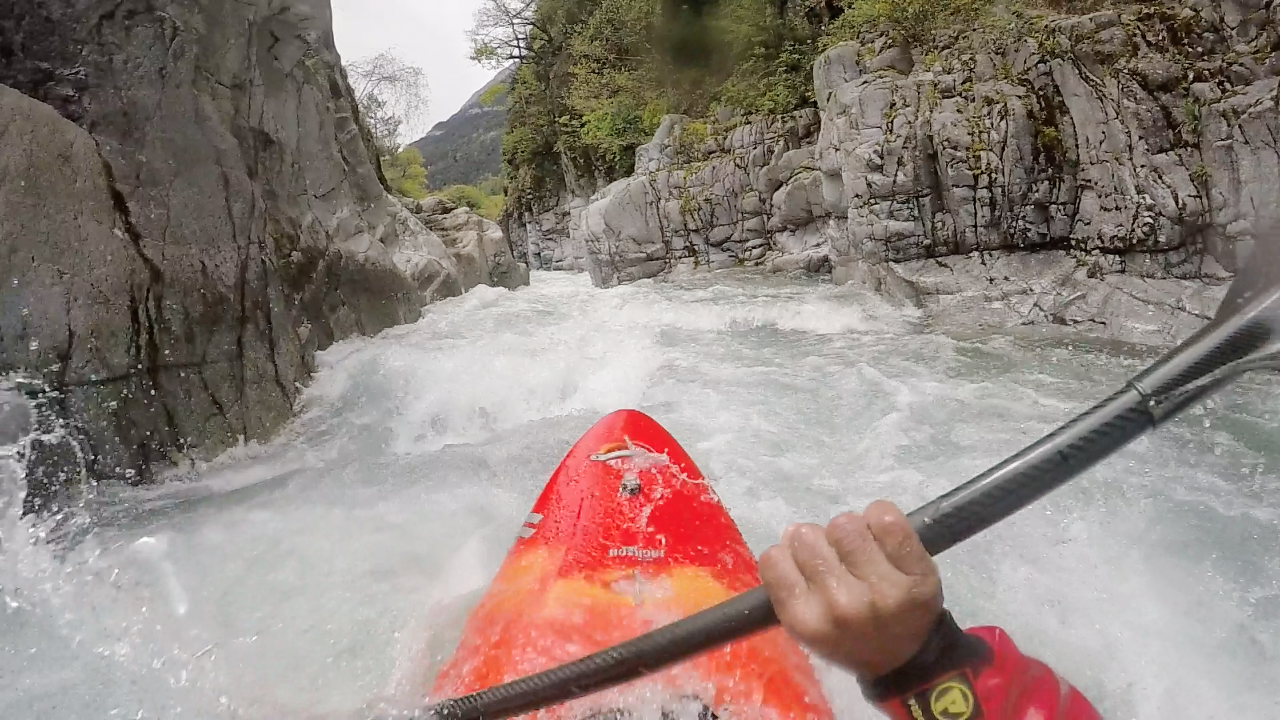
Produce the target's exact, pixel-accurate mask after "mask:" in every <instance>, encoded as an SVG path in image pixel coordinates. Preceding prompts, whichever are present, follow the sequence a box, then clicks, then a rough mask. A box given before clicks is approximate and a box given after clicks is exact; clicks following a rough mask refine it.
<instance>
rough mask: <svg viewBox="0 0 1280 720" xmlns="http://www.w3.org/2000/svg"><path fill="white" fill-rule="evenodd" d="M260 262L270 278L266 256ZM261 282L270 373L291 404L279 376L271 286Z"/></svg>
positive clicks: (286, 388) (289, 396)
mask: <svg viewBox="0 0 1280 720" xmlns="http://www.w3.org/2000/svg"><path fill="white" fill-rule="evenodd" d="M261 262H262V270H263V275H264V277H267V278H270V277H271V272H270V269H271V268H270V264H269V263H268V261H267V259H266V258H262V260H261ZM263 284H264V287H263V295H265V298H264V299H265V300H266V310H265V312H264V313H263V317H264V318H266V321H267V351H268V352H270V353H271V369H272V371H273V373H272V374H273V375H274V376H275V381H276V387H277V388H278V389H279V390H280V397H281V398H282V399H284V401H285V402H286V403H288V404H290V405H292V404H293V395H292V394H291V393H290V392H289V388H288V387H287V386H286V385H285V383H284V378H282V377H281V376H280V353H279V349H278V348H277V344H276V324H275V317H274V316H275V313H274V309H275V308H274V307H273V305H274V303H273V302H272V299H271V288H270V285H269V283H263Z"/></svg>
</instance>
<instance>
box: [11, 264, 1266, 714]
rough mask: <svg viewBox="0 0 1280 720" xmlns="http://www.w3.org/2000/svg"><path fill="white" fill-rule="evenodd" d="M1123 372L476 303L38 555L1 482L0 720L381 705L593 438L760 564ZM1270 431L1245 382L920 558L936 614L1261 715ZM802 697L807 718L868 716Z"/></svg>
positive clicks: (759, 293)
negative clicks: (637, 441)
mask: <svg viewBox="0 0 1280 720" xmlns="http://www.w3.org/2000/svg"><path fill="white" fill-rule="evenodd" d="M1153 358H1154V355H1153V354H1152V353H1151V352H1150V351H1143V350H1140V349H1134V348H1127V347H1124V346H1118V345H1102V344H1093V343H1080V342H1068V341H1066V340H1063V339H1061V338H1058V339H1049V338H1043V339H1038V338H1036V337H1033V336H1012V335H989V336H986V337H976V338H975V337H961V336H956V335H954V334H952V335H947V334H943V333H939V332H936V331H932V330H930V329H929V328H927V327H925V326H923V325H922V324H921V322H920V320H919V318H918V317H916V316H914V315H913V314H911V313H909V312H904V311H902V310H900V309H895V308H892V307H890V306H888V305H887V304H885V303H884V302H882V301H880V300H878V299H876V298H874V297H870V296H868V295H866V294H863V293H861V292H859V291H857V290H854V289H850V288H836V287H833V286H831V285H830V284H828V283H824V282H818V281H813V280H797V279H784V278H778V277H766V276H749V275H743V274H739V273H732V272H730V273H719V274H716V275H712V276H709V275H702V276H699V277H693V278H688V279H683V280H679V281H676V282H672V283H653V282H643V283H639V284H637V285H632V286H628V287H623V288H617V289H613V290H608V291H604V290H597V289H594V288H592V287H591V286H590V284H589V282H588V281H587V279H586V278H585V276H581V275H568V274H546V273H535V275H534V283H533V285H532V286H531V287H528V288H524V289H521V290H519V291H516V292H508V291H503V290H492V289H489V288H480V289H478V290H476V291H473V292H471V293H469V294H467V295H465V296H463V297H460V298H455V299H451V300H448V301H445V302H441V303H438V304H436V305H433V306H430V307H428V308H427V309H426V310H425V313H424V317H423V318H422V320H421V321H420V322H418V323H416V324H413V325H409V326H403V327H399V328H395V329H392V330H390V331H387V332H384V333H383V334H381V335H380V336H378V337H376V338H372V339H357V340H350V341H346V342H343V343H340V344H338V345H335V346H334V347H332V348H330V349H328V350H326V351H325V352H323V353H322V354H321V355H320V358H319V363H320V367H321V369H320V371H319V373H318V374H317V376H316V377H315V379H314V381H313V382H312V384H311V385H310V386H309V387H308V388H307V389H306V391H305V393H304V396H303V399H302V403H301V405H302V407H301V412H300V414H299V416H298V418H297V420H296V421H295V422H294V423H293V424H292V425H291V426H290V427H289V428H288V429H287V430H286V431H285V432H284V433H283V434H282V435H281V437H279V438H278V439H277V440H275V441H274V442H272V443H269V444H264V445H256V444H255V445H249V446H246V447H242V448H239V449H237V450H235V451H233V452H230V453H227V454H226V455H225V456H223V457H222V458H220V459H219V460H217V461H215V462H213V463H209V464H208V465H205V466H201V467H199V468H197V469H195V470H194V471H192V472H189V473H187V474H185V475H183V476H182V477H181V478H179V479H176V480H175V481H173V482H170V483H168V484H166V485H164V486H161V487H158V488H149V489H134V490H112V491H109V492H107V491H103V493H102V494H101V495H102V496H101V497H100V498H98V499H97V500H96V501H94V502H92V503H90V504H88V505H87V506H86V507H85V508H84V509H83V510H82V511H81V512H80V514H79V515H78V517H79V518H80V520H79V522H81V523H82V527H83V528H85V529H84V530H82V531H80V532H78V533H75V534H73V535H72V536H71V537H72V538H73V540H71V541H59V542H45V541H41V539H40V538H41V537H42V536H44V535H47V534H48V531H49V529H50V528H49V527H47V526H44V525H40V524H37V523H33V522H32V521H30V520H22V519H20V518H19V517H18V507H19V506H20V495H19V492H18V489H17V487H18V483H17V480H16V476H15V473H16V467H15V464H14V460H13V453H12V449H11V448H10V449H8V450H0V601H3V612H0V717H3V718H13V719H15V720H19V719H28V718H29V719H32V720H44V719H45V718H48V719H49V720H55V719H56V720H90V719H92V720H107V719H110V718H128V719H135V720H142V719H144V718H170V717H172V718H216V717H237V718H246V719H250V720H252V719H256V718H263V719H264V720H265V718H294V717H296V718H309V717H314V716H322V717H328V716H332V714H335V713H336V714H342V713H344V712H345V713H348V714H347V715H346V716H348V717H351V715H350V714H349V713H350V711H351V710H352V709H353V708H359V707H361V706H367V705H369V704H371V703H377V702H379V699H380V698H385V697H387V696H390V695H394V694H395V693H396V692H397V690H403V689H405V688H410V689H411V688H412V687H413V685H414V680H413V677H412V676H411V674H412V671H409V670H406V668H410V667H412V663H410V662H408V661H407V658H410V657H411V656H414V655H415V654H422V653H426V654H430V653H431V652H436V651H438V648H439V647H447V640H445V639H443V638H447V637H448V633H447V632H445V630H444V629H443V628H445V627H447V626H449V625H451V624H456V623H457V622H458V620H459V618H460V617H461V616H460V614H459V613H461V612H463V611H465V607H466V603H467V602H468V601H469V600H468V598H474V592H475V591H476V590H477V589H478V588H481V587H483V585H484V583H485V582H486V580H487V577H488V576H489V575H490V574H492V573H493V572H494V571H495V570H496V567H497V564H498V563H499V562H500V561H501V558H502V556H503V554H504V552H505V551H506V549H507V547H508V545H509V543H510V542H511V540H512V539H513V537H514V532H515V529H517V528H518V527H519V526H520V523H521V521H522V519H523V516H524V514H525V512H526V511H527V509H528V507H529V505H530V504H531V503H532V502H533V500H534V499H535V497H536V495H537V493H538V491H539V490H540V489H541V486H542V484H543V482H545V480H546V478H547V477H548V476H549V475H550V473H551V471H552V470H553V469H554V467H555V465H556V464H557V462H558V461H559V460H560V458H561V456H562V455H563V453H564V452H565V451H566V450H567V449H568V448H569V446H570V445H571V444H572V443H573V442H574V440H576V439H577V437H578V436H579V435H581V434H582V433H583V432H584V431H585V430H586V429H587V428H588V427H590V426H591V425H592V424H593V423H594V422H595V420H597V419H598V418H599V417H601V416H602V415H604V414H606V413H608V412H610V411H612V410H615V409H618V408H622V407H634V408H637V409H640V410H644V411H646V412H648V413H649V414H651V415H653V416H654V417H655V418H656V419H658V421H659V422H661V423H663V424H664V425H665V426H666V427H667V428H668V429H669V430H670V431H671V432H672V434H674V435H675V437H676V438H678V439H679V440H680V441H681V443H682V444H683V445H684V446H685V447H686V449H687V450H688V451H689V452H690V454H691V455H692V456H693V458H694V460H695V461H696V462H697V463H698V464H699V466H700V467H701V469H702V470H703V471H704V473H706V474H707V475H708V476H709V477H710V478H712V479H713V481H714V482H715V484H716V488H717V490H718V491H719V494H720V496H721V497H722V499H723V500H724V501H725V503H726V505H727V506H728V507H729V509H730V511H731V512H732V513H733V515H734V517H735V518H736V519H737V520H738V522H739V524H740V526H741V528H742V530H743V533H744V534H745V536H746V537H747V539H748V541H749V542H750V543H751V545H752V547H753V549H755V550H756V551H762V550H763V549H764V548H765V547H767V546H768V545H769V544H770V543H771V542H773V541H774V540H775V539H776V538H777V537H778V536H779V534H780V533H781V531H782V529H783V528H784V527H785V526H786V525H787V524H788V523H792V522H796V521H817V522H825V521H826V520H827V519H829V518H830V517H831V516H832V515H834V514H836V513H838V512H840V511H842V510H846V509H856V508H860V507H862V506H864V505H865V504H866V503H868V502H870V501H871V500H873V499H876V498H880V497H884V498H888V499H891V500H894V501H896V502H898V503H899V504H900V505H902V506H904V508H906V509H910V508H912V507H915V506H917V505H919V504H921V503H923V502H925V501H927V500H928V499H930V498H931V497H933V496H935V495H937V494H939V493H941V492H943V491H945V490H946V489H948V488H949V487H951V486H953V485H955V484H958V483H960V482H962V481H964V480H966V479H968V478H969V477H971V476H972V475H974V474H976V473H977V472H980V471H981V470H983V469H985V468H986V467H988V466H989V465H991V464H993V463H995V462H997V461H999V460H1000V459H1001V458H1003V457H1004V456H1005V455H1007V454H1009V453H1011V452H1013V451H1016V450H1017V449H1019V448H1020V447H1022V446H1024V445H1025V444H1026V443H1028V442H1030V441H1032V440H1034V439H1035V438H1037V437H1039V436H1040V435H1041V434H1043V433H1044V432H1046V431H1048V430H1050V429H1051V428H1052V427H1054V426H1056V425H1057V424H1059V423H1061V422H1063V421H1065V420H1066V419H1068V418H1069V417H1070V416H1072V415H1073V414H1074V413H1076V412H1078V411H1080V410H1082V409H1084V408H1085V407H1087V406H1088V405H1090V404H1091V403H1092V402H1094V401H1096V400H1098V399H1101V398H1102V397H1104V396H1106V395H1107V394H1109V393H1110V392H1111V391H1112V390H1113V389H1115V388H1116V387H1117V386H1118V385H1120V384H1121V383H1123V382H1124V380H1125V379H1126V378H1127V377H1128V376H1130V375H1132V374H1134V373H1136V372H1137V371H1139V370H1140V369H1141V368H1142V367H1143V366H1144V365H1145V364H1146V363H1148V362H1150V360H1152V359H1153ZM1278 401H1280V385H1277V384H1276V383H1274V382H1271V381H1269V380H1268V379H1266V378H1262V379H1250V380H1247V381H1246V382H1244V383H1241V384H1240V385H1238V386H1237V387H1235V388H1233V389H1231V390H1229V391H1227V392H1225V393H1223V394H1222V395H1220V396H1219V397H1218V398H1217V399H1216V400H1215V401H1214V402H1212V403H1210V404H1209V406H1208V407H1201V408H1196V409H1194V410H1193V411H1192V412H1191V413H1189V414H1188V415H1187V416H1185V417H1183V418H1181V419H1179V420H1178V421H1177V422H1175V423H1174V424H1173V425H1171V426H1170V427H1168V428H1165V429H1162V430H1161V431H1159V432H1158V433H1155V434H1152V435H1150V436H1148V437H1146V438H1143V439H1141V440H1139V441H1137V442H1135V443H1134V444H1133V445H1131V446H1130V447H1128V448H1127V449H1125V450H1124V451H1122V452H1121V453H1119V454H1118V455H1116V456H1115V457H1113V458H1111V459H1110V460H1108V461H1107V462H1106V463H1105V464H1103V465H1101V466H1099V467H1098V468H1097V469H1095V470H1094V471H1092V472H1090V473H1089V474H1087V475H1086V476H1084V477H1082V478H1080V479H1079V480H1078V481H1076V482H1075V483H1073V484H1072V485H1070V486H1068V487H1066V488H1065V489H1063V490H1061V491H1059V492H1058V493H1056V494H1054V495H1051V496H1050V497H1049V498H1047V499H1046V500H1043V501H1041V502H1040V503H1038V504H1036V505H1034V506H1033V507H1032V508H1029V509H1028V510H1026V511H1024V512H1022V513H1021V514H1019V515H1017V516H1015V517H1014V518H1012V519H1011V520H1009V521H1007V522H1005V523H1003V524H1001V525H999V526H998V527H996V528H994V529H992V530H990V531H989V532H987V533H984V534H983V535H980V536H979V537H977V538H975V539H973V540H971V541H969V542H968V543H966V544H964V545H962V546H960V547H958V548H955V549H953V550H951V551H949V552H948V553H946V554H944V555H943V556H941V557H940V558H939V564H940V566H941V568H942V572H943V574H944V583H945V587H946V592H947V601H948V605H949V606H950V607H951V608H952V609H953V610H954V612H955V613H956V615H957V617H958V619H959V620H960V621H961V623H962V624H965V625H975V624H985V623H992V624H999V625H1002V626H1003V627H1005V628H1006V629H1007V630H1008V631H1009V632H1010V633H1011V634H1012V636H1013V637H1014V638H1015V640H1016V641H1017V642H1018V643H1019V644H1020V645H1021V646H1022V647H1023V649H1024V650H1026V651H1027V652H1029V653H1031V654H1033V655H1036V656H1039V657H1042V658H1043V659H1045V660H1046V661H1048V662H1050V663H1051V664H1053V665H1054V666H1055V667H1056V668H1057V669H1058V670H1060V671H1061V672H1062V673H1063V674H1065V675H1066V676H1067V677H1068V678H1070V679H1071V680H1072V681H1073V682H1074V683H1076V684H1077V685H1078V686H1079V687H1080V688H1081V689H1082V690H1084V692H1085V693H1086V694H1087V695H1088V696H1089V697H1090V698H1091V699H1093V700H1094V701H1095V702H1096V703H1097V704H1098V706H1099V707H1100V708H1101V710H1102V711H1103V713H1104V715H1106V716H1107V717H1108V718H1142V719H1147V718H1150V719H1153V720H1154V719H1155V718H1162V719H1163V718H1192V717H1195V718H1245V717H1250V718H1252V717H1258V718H1261V717H1270V716H1272V715H1274V714H1275V713H1276V711H1280V481H1277V473H1278V472H1280V415H1278V413H1280V404H1278ZM428 641H430V642H428ZM820 669H821V673H822V677H823V679H824V682H825V684H826V687H827V689H828V693H829V696H830V698H831V700H832V703H833V705H834V707H835V708H836V710H837V715H838V717H840V718H872V717H877V716H876V715H875V714H873V713H872V712H871V711H870V710H869V709H868V708H867V706H866V704H865V703H864V702H863V701H862V700H861V698H860V697H859V695H858V691H857V687H856V685H855V684H854V683H853V682H852V681H851V680H850V679H849V678H847V677H845V676H843V675H841V674H840V673H837V672H834V671H832V670H831V669H830V668H825V667H823V668H820ZM326 713H328V714H330V715H326ZM356 716H357V717H358V714H357V715H356Z"/></svg>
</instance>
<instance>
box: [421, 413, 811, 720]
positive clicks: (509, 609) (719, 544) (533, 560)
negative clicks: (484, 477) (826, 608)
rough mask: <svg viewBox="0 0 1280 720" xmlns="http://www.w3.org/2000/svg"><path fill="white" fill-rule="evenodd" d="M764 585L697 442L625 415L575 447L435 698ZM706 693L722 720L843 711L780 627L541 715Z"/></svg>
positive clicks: (553, 661)
mask: <svg viewBox="0 0 1280 720" xmlns="http://www.w3.org/2000/svg"><path fill="white" fill-rule="evenodd" d="M759 584H760V579H759V574H758V570H757V565H756V560H755V557H754V556H753V555H752V553H751V551H750V549H749V548H748V547H747V544H746V541H745V540H743V538H742V534H741V532H740V531H739V530H738V527H737V525H736V524H735V523H734V522H733V520H732V518H730V517H729V514H728V512H727V511H726V510H725V508H724V506H723V505H721V503H720V500H719V498H718V497H717V496H716V494H715V492H714V491H713V490H712V489H711V486H710V485H709V484H708V483H707V481H706V480H705V478H704V477H703V476H702V474H701V472H699V470H698V468H697V467H696V466H695V465H694V463H693V461H692V460H691V459H690V458H689V456H688V454H687V453H686V452H685V451H684V449H683V448H681V447H680V445H679V444H678V443H677V442H676V441H675V439H674V438H672V437H671V436H670V435H669V434H668V433H667V432H666V430H664V429H663V428H662V426H660V425H659V424H658V423H657V422H656V421H654V420H653V419H652V418H650V417H648V416H647V415H645V414H643V413H640V412H637V411H633V410H622V411H619V412H615V413H613V414H611V415H609V416H607V417H605V418H604V419H602V420H601V421H600V422H599V423H597V424H596V425H595V426H594V427H592V428H591V430H589V431H588V432H587V433H586V434H585V435H584V436H583V437H582V439H581V440H579V441H578V443H577V444H576V445H574V447H573V448H572V449H571V450H570V451H569V453H568V455H566V456H565V458H564V460H563V461H562V462H561V463H560V466H559V467H558V468H557V469H556V471H555V473H554V474H553V475H552V477H551V479H550V481H548V483H547V485H546V487H545V489H544V490H543V491H542V494H541V496H540V497H539V498H538V500H537V502H536V503H535V504H534V506H533V509H532V511H531V512H530V513H529V515H528V517H527V518H526V522H525V524H524V526H523V527H522V528H521V530H520V531H519V534H518V537H517V538H516V540H515V544H514V546H513V547H512V548H511V550H510V552H509V553H508V555H507V557H506V559H505V560H504V562H503V564H502V566H501V568H500V569H499V570H498V573H497V575H496V576H495V578H494V580H493V582H492V583H491V585H490V587H489V589H488V591H487V592H486V593H485V595H484V596H483V597H482V599H481V600H480V602H479V604H478V605H477V606H476V607H475V608H474V609H473V610H472V612H471V614H470V615H469V616H468V618H467V621H466V626H465V628H464V630H463V635H462V640H461V642H460V643H459V645H458V647H457V649H456V650H455V652H454V654H453V656H452V657H451V658H449V660H448V661H447V662H446V663H445V665H444V666H443V668H442V669H441V671H440V674H439V675H438V676H437V678H436V681H435V684H434V687H433V688H432V692H431V696H432V697H433V698H436V699H444V698H449V697H458V696H461V695H466V694H468V693H472V692H475V691H478V690H483V689H485V688H488V687H492V686H494V685H498V684H500V683H504V682H507V681H510V680H514V679H517V678H520V677H523V676H525V675H529V674H531V673H536V672H540V671H542V670H547V669H550V668H552V667H555V666H557V665H561V664H563V663H566V662H570V661H573V660H577V659H578V658H581V657H583V656H584V655H588V654H591V653H593V652H596V651H599V650H603V649H605V648H607V647H610V646H612V645H616V644H618V643H621V642H625V641H627V640H630V639H632V638H634V637H636V636H637V635H640V634H643V633H645V632H647V631H649V630H652V629H654V628H656V627H659V626H661V625H665V624H668V623H670V622H673V621H675V620H678V619H680V618H683V617H687V616H688V615H691V614H693V613H696V612H698V611H699V610H703V609H705V608H707V607H710V606H712V605H715V604H716V603H719V602H721V601H723V600H726V599H728V598H730V597H732V596H733V595H736V594H738V593H741V592H743V591H745V590H749V589H751V588H753V587H755V586H757V585H759ZM681 698H683V699H684V702H688V701H689V699H693V698H696V699H697V701H699V702H701V703H703V704H705V705H706V706H708V707H710V708H711V710H713V711H714V712H715V713H716V714H717V715H718V716H719V717H721V718H748V717H750V718H812V719H814V720H825V719H827V718H831V717H832V713H831V710H830V708H829V706H828V704H827V701H826V699H825V697H824V695H823V692H822V687H821V685H820V684H819V682H818V679H817V677H816V676H815V674H814V671H813V667H812V665H811V664H810V661H809V658H808V656H807V655H806V654H805V652H804V651H803V650H802V649H801V648H800V647H799V646H798V645H797V644H796V643H795V642H794V641H793V640H792V639H791V638H790V637H789V636H788V635H786V634H785V633H784V632H783V631H782V630H781V629H779V628H774V629H771V630H768V631H765V632H762V633H759V634H757V635H754V636H752V637H750V638H747V639H744V640H740V641H738V642H735V643H732V644H730V645H728V646H725V647H723V648H720V649H718V650H714V651H711V652H708V653H705V654H703V655H701V656H698V657H696V658H693V659H690V660H688V661H686V662H684V663H681V664H679V665H676V666H673V667H671V668H668V669H666V670H663V671H660V672H658V673H654V674H653V675H650V676H647V677H645V678H642V679H641V680H637V681H635V682H633V683H631V684H629V685H625V686H623V687H620V688H616V689H614V690H611V691H607V692H603V693H598V694H595V695H592V696H589V697H585V698H581V699H579V700H575V701H573V702H570V703H567V704H564V705H560V706H556V707H553V708H547V709H545V710H543V711H540V712H538V713H534V714H531V715H528V716H526V717H530V718H546V719H550V718H582V717H585V716H590V715H591V714H592V713H594V712H606V711H608V710H612V709H634V710H640V709H641V708H643V707H644V706H649V707H659V708H661V707H669V706H671V705H672V704H673V703H678V702H680V701H681Z"/></svg>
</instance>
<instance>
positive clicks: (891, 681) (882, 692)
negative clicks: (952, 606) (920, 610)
mask: <svg viewBox="0 0 1280 720" xmlns="http://www.w3.org/2000/svg"><path fill="white" fill-rule="evenodd" d="M990 660H991V649H990V648H989V647H988V646H987V644H986V643H984V642H982V641H981V640H980V639H978V638H976V637H972V636H970V635H967V634H965V632H964V630H962V629H961V628H960V626H959V625H958V624H956V621H955V618H954V617H952V615H951V613H950V612H948V611H947V610H943V611H942V612H941V613H940V614H939V616H938V619H937V620H936V621H935V622H934V624H933V627H932V628H931V629H930V630H929V634H928V635H927V636H926V637H925V640H924V643H923V644H922V645H921V646H920V649H919V650H917V651H916V653H915V655H913V656H911V658H910V659H908V660H907V661H906V662H905V663H903V664H902V665H899V666H898V667H897V668H894V669H893V670H891V671H889V672H887V673H884V674H882V675H880V676H878V677H874V678H865V677H860V678H859V684H860V685H861V686H862V692H863V695H865V696H866V698H867V699H868V700H870V701H872V702H875V703H882V702H884V701H886V700H889V699H892V698H896V697H901V696H903V695H906V694H907V693H910V692H911V691H913V690H916V689H918V688H920V687H922V686H924V685H928V684H929V683H931V682H933V681H934V680H936V679H937V678H939V677H941V676H942V675H945V674H947V673H950V672H955V671H958V670H962V669H966V668H972V667H979V666H982V665H986V664H987V663H989V662H990Z"/></svg>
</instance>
